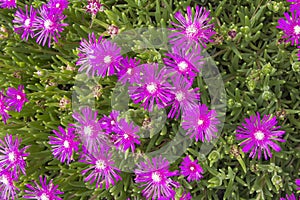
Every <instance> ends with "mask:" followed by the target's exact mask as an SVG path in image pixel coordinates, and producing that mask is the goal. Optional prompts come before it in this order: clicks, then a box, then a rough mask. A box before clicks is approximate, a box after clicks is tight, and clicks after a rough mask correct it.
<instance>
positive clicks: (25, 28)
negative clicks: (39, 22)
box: [13, 5, 36, 41]
mask: <svg viewBox="0 0 300 200" xmlns="http://www.w3.org/2000/svg"><path fill="white" fill-rule="evenodd" d="M35 18H36V10H35V9H34V8H33V7H32V6H30V11H28V6H27V5H25V13H24V12H23V10H22V9H21V8H19V9H18V10H17V11H16V13H15V18H14V20H13V23H15V25H14V30H15V32H16V33H18V34H22V35H21V38H22V40H24V39H25V40H26V41H27V40H28V37H29V36H30V37H31V38H33V36H34V32H33V28H32V27H33V24H34V22H35Z"/></svg>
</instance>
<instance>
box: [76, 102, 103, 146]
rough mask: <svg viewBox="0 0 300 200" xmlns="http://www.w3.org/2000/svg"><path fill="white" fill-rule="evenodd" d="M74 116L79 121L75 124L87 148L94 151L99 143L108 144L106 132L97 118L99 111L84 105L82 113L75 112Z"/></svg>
mask: <svg viewBox="0 0 300 200" xmlns="http://www.w3.org/2000/svg"><path fill="white" fill-rule="evenodd" d="M72 116H73V118H74V119H75V120H76V121H77V122H78V123H76V124H75V127H76V129H77V130H76V131H77V133H78V134H79V138H80V139H81V141H82V143H83V145H84V147H85V148H86V150H88V151H94V150H95V149H97V148H98V146H99V145H104V144H108V138H107V136H106V133H105V132H104V131H103V130H102V128H101V126H100V123H99V122H98V120H97V116H98V112H97V111H93V110H92V109H91V108H90V107H83V108H81V114H80V113H78V112H74V113H73V115H72Z"/></svg>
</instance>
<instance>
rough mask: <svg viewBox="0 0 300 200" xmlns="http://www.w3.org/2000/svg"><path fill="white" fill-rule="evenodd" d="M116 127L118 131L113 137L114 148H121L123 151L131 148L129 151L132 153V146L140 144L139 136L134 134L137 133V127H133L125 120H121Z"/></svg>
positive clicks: (133, 147)
mask: <svg viewBox="0 0 300 200" xmlns="http://www.w3.org/2000/svg"><path fill="white" fill-rule="evenodd" d="M118 125H119V131H117V133H116V135H114V141H115V145H116V147H118V148H121V149H122V150H123V151H126V150H127V149H128V148H131V151H132V152H134V149H135V146H134V144H141V142H140V141H139V138H140V136H138V135H137V134H136V133H138V132H139V127H137V126H134V125H133V123H130V124H129V123H127V122H126V121H125V119H121V120H120V122H119V123H118Z"/></svg>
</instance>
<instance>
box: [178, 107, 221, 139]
mask: <svg viewBox="0 0 300 200" xmlns="http://www.w3.org/2000/svg"><path fill="white" fill-rule="evenodd" d="M216 116H217V113H216V111H215V110H210V111H209V110H208V107H207V106H206V105H205V104H200V105H199V106H198V108H197V109H195V110H188V111H187V112H185V113H184V114H183V116H182V119H183V122H182V128H183V129H184V130H187V133H186V134H187V135H190V137H191V138H195V139H196V141H198V140H199V139H200V140H201V141H202V142H204V141H207V142H210V141H211V140H212V139H213V138H216V137H217V136H216V133H217V132H218V129H217V127H216V125H217V124H219V123H220V121H219V120H218V118H216Z"/></svg>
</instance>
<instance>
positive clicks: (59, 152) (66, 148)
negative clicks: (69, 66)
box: [49, 126, 79, 164]
mask: <svg viewBox="0 0 300 200" xmlns="http://www.w3.org/2000/svg"><path fill="white" fill-rule="evenodd" d="M58 130H59V131H56V130H53V133H54V134H55V135H56V137H53V136H49V140H50V141H49V144H50V145H52V154H53V155H54V157H55V158H58V159H59V160H60V162H65V160H67V164H69V163H70V161H71V160H73V152H77V151H78V145H79V142H77V141H76V138H75V134H74V132H75V128H73V127H68V129H67V131H65V130H64V129H63V128H62V127H61V126H59V127H58Z"/></svg>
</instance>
